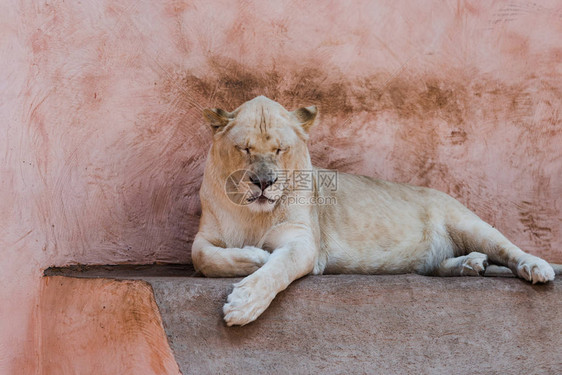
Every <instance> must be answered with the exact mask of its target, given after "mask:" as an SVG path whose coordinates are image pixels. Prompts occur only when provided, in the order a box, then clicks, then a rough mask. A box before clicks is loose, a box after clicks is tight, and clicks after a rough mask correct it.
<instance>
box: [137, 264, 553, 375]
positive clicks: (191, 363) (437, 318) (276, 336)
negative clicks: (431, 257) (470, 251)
mask: <svg viewBox="0 0 562 375" xmlns="http://www.w3.org/2000/svg"><path fill="white" fill-rule="evenodd" d="M147 280H148V281H149V282H150V283H151V284H152V286H153V289H154V293H155V297H156V301H157V303H158V306H159V309H160V313H161V315H162V319H163V323H164V327H165V330H166V333H167V336H168V339H169V342H170V345H171V347H172V350H173V351H174V353H175V357H176V360H177V361H178V364H179V365H180V369H181V370H182V373H183V374H184V375H187V374H523V373H525V374H559V373H560V371H561V369H562V282H561V281H560V280H556V281H555V282H553V283H549V284H547V285H531V284H529V283H526V282H524V281H522V280H519V279H516V278H485V277H464V278H437V277H424V276H418V275H396V276H359V275H339V276H338V275H333V276H308V277H305V278H303V279H301V280H298V281H296V282H295V283H294V284H292V285H291V286H290V287H289V288H288V289H287V290H286V291H285V292H283V293H281V294H280V295H278V296H277V298H276V299H275V300H274V301H273V303H272V305H271V306H270V307H269V309H268V310H266V312H265V313H264V314H263V315H262V316H261V317H260V318H259V319H258V320H257V321H256V322H253V323H251V324H249V325H247V326H244V327H227V326H226V325H225V324H224V323H223V321H222V310H221V309H222V305H223V303H224V302H225V300H226V297H227V295H228V294H229V292H230V291H231V289H232V283H234V282H236V281H237V280H239V279H207V278H193V277H185V278H176V277H167V278H164V277H152V278H148V279H147Z"/></svg>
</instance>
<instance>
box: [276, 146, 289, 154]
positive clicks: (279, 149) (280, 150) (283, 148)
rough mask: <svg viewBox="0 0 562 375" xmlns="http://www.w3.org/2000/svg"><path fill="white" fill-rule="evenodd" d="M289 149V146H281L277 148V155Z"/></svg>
mask: <svg viewBox="0 0 562 375" xmlns="http://www.w3.org/2000/svg"><path fill="white" fill-rule="evenodd" d="M288 150H289V147H281V148H277V149H276V150H275V155H279V154H282V153H284V152H287V151H288Z"/></svg>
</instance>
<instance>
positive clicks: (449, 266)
mask: <svg viewBox="0 0 562 375" xmlns="http://www.w3.org/2000/svg"><path fill="white" fill-rule="evenodd" d="M486 267H488V256H487V255H486V254H483V253H479V252H476V251H473V252H471V253H470V254H468V255H463V256H459V257H456V258H448V259H445V260H444V261H442V262H441V263H440V264H439V265H438V266H437V268H436V269H435V270H434V271H433V272H432V274H433V275H435V276H481V275H483V274H484V272H485V271H486Z"/></svg>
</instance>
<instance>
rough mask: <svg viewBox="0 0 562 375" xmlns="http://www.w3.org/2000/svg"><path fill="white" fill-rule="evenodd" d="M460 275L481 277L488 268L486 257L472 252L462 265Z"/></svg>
mask: <svg viewBox="0 0 562 375" xmlns="http://www.w3.org/2000/svg"><path fill="white" fill-rule="evenodd" d="M462 267H463V268H462V270H461V274H462V275H473V276H478V275H483V274H484V272H485V271H486V267H488V256H487V255H486V254H483V253H479V252H476V251H473V252H472V253H470V254H468V255H467V256H466V258H465V260H464V261H463V264H462Z"/></svg>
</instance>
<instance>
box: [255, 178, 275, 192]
mask: <svg viewBox="0 0 562 375" xmlns="http://www.w3.org/2000/svg"><path fill="white" fill-rule="evenodd" d="M250 181H251V182H252V184H254V185H256V186H259V188H260V189H261V190H262V191H263V190H265V189H267V188H268V187H269V186H271V185H273V184H274V183H275V182H276V181H277V176H267V177H262V178H259V177H258V176H254V175H252V176H250Z"/></svg>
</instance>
